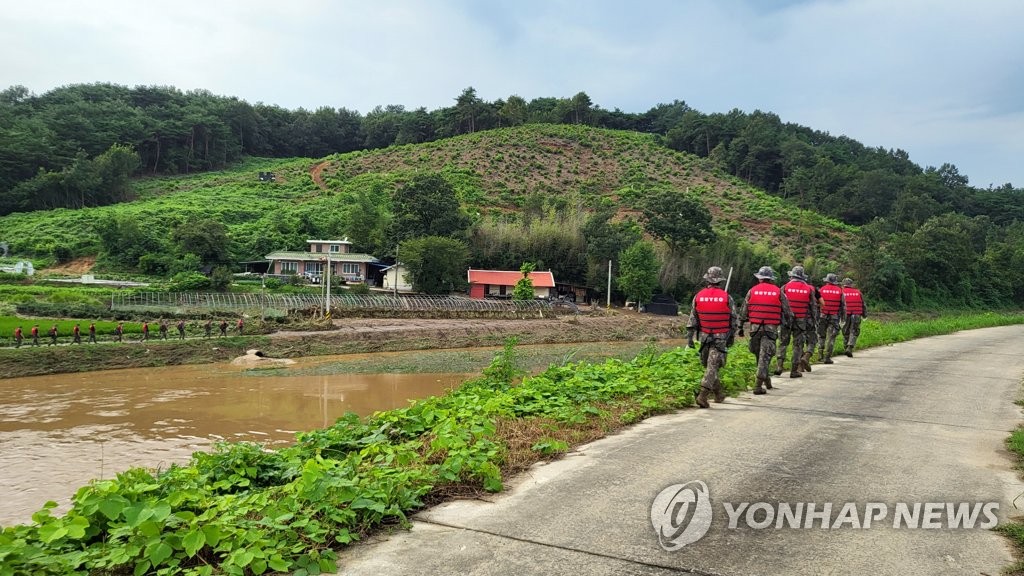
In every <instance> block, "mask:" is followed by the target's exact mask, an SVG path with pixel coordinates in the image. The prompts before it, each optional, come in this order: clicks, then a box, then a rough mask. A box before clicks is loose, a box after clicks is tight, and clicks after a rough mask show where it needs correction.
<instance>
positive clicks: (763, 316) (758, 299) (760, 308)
mask: <svg viewBox="0 0 1024 576" xmlns="http://www.w3.org/2000/svg"><path fill="white" fill-rule="evenodd" d="M780 294H782V290H781V289H780V288H779V287H778V286H776V285H774V284H772V283H770V282H761V283H760V284H758V285H757V286H754V287H753V288H751V289H750V292H748V293H747V315H748V316H749V317H750V323H751V324H771V325H773V326H778V325H779V324H782V299H781V298H780V297H779V295H780Z"/></svg>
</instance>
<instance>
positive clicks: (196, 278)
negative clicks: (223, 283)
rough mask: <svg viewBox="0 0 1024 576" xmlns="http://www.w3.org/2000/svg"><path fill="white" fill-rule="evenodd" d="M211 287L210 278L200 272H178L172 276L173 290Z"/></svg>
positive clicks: (171, 286) (185, 290)
mask: <svg viewBox="0 0 1024 576" xmlns="http://www.w3.org/2000/svg"><path fill="white" fill-rule="evenodd" d="M209 288H210V279H209V278H207V277H206V276H203V275H202V274H200V273H199V272H178V273H177V274H175V275H174V277H173V278H171V285H170V290H171V291H172V292H191V291H195V290H207V289H209Z"/></svg>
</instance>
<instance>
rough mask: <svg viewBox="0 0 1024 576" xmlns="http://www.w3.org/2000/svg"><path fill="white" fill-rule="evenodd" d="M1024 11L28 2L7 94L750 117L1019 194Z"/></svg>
mask: <svg viewBox="0 0 1024 576" xmlns="http://www.w3.org/2000/svg"><path fill="white" fill-rule="evenodd" d="M1021 21H1024V2H1019V1H1018V0H987V1H986V2H979V3H967V2H952V1H945V2H942V1H939V2H936V1H934V0H901V1H899V2H893V1H892V0H806V1H800V0H795V1H787V0H783V1H779V2H770V3H766V2H761V1H758V0H685V1H677V0H649V1H640V2H633V3H628V4H627V3H621V2H613V1H611V0H594V1H591V2H574V1H569V0H520V1H518V2H512V1H511V0H503V1H491V2H477V1H475V0H449V1H448V2H429V3H428V2H421V1H416V0H393V1H389V2H373V3H370V2H358V1H355V0H345V1H338V2H336V1H331V0H295V1H292V2H287V3H286V2H279V1H270V0H257V1H246V2H243V1H239V0H221V1H212V2H211V1H202V2H200V1H196V0H177V1H175V2H169V1H166V0H165V1H147V2H137V1H135V2H132V1H128V0H105V1H96V2H89V3H82V2H74V1H71V0H36V1H35V2H32V3H12V4H11V5H9V6H6V7H5V9H4V10H3V11H2V12H0V26H2V27H3V29H4V30H5V31H7V32H8V34H7V37H6V38H5V39H4V41H3V46H4V50H0V88H2V87H6V86H10V85H14V84H24V85H26V86H28V87H29V88H30V89H31V90H33V91H35V92H44V91H46V90H49V89H52V88H54V87H56V86H60V85H64V84H69V83H78V82H115V83H119V84H127V85H136V84H159V85H174V86H177V87H179V88H181V89H185V90H188V89H195V88H204V89H208V90H210V91H212V92H214V93H217V94H224V95H231V96H238V97H240V98H244V99H246V100H249V101H250V102H257V101H262V102H266V103H274V104H280V105H282V106H285V107H289V108H296V107H299V106H303V107H307V108H315V107H317V106H321V105H329V106H334V107H347V108H350V109H356V110H359V111H360V112H363V113H366V112H367V111H369V110H370V109H371V108H372V107H373V106H375V105H387V104H402V105H405V106H406V107H407V108H416V107H419V106H425V107H427V108H428V109H434V108H437V107H440V106H448V105H451V103H452V102H453V100H454V98H455V97H456V96H458V94H459V93H460V92H461V91H462V89H463V88H465V87H467V86H473V87H475V88H476V89H477V92H478V94H479V95H480V96H481V97H482V98H484V99H487V100H494V99H497V98H505V97H507V96H508V95H510V94H513V93H515V94H519V95H521V96H523V97H525V98H527V99H529V98H535V97H541V96H557V97H565V96H571V95H573V94H575V93H576V92H578V91H580V90H583V91H585V92H587V93H588V94H589V95H590V97H591V98H592V99H593V101H594V102H595V103H597V104H599V105H601V106H603V107H605V108H621V109H623V110H626V111H629V112H642V111H644V110H646V109H648V108H650V107H652V106H654V105H656V104H658V103H660V102H669V101H672V100H675V99H680V100H685V101H687V102H688V103H689V104H690V105H691V106H694V107H695V108H697V109H699V110H702V111H704V112H726V111H728V110H730V109H732V108H734V107H738V108H741V109H743V110H747V111H752V110H754V109H761V110H766V111H772V112H775V113H777V114H779V115H780V116H781V117H782V119H783V120H784V121H788V122H796V123H800V124H804V125H807V126H810V127H812V128H816V129H819V130H823V131H828V132H831V133H833V134H846V135H848V136H850V137H852V138H856V139H858V140H860V141H862V142H863V143H864V144H865V145H868V146H883V147H886V148H902V149H904V150H907V151H908V152H909V153H910V155H911V159H912V160H914V161H915V162H917V163H918V164H921V165H923V166H924V165H938V164H941V163H943V162H952V163H955V164H957V166H958V167H959V168H960V170H961V172H962V173H966V174H967V175H968V176H970V177H971V180H972V182H975V183H984V185H987V183H988V182H989V181H992V182H995V183H997V184H999V183H1002V182H1005V181H1008V180H1009V181H1013V182H1015V183H1016V184H1017V185H1021V183H1022V182H1024V177H1022V176H1024V172H1022V169H1021V168H1020V167H1019V166H1018V163H1017V158H1019V155H1020V152H1021V143H1020V140H1021V138H1020V137H1019V136H1018V135H1019V134H1022V133H1024V123H1022V118H1021V112H1022V109H1024V101H1021V99H1020V98H1019V96H1018V94H1019V91H1020V89H1022V88H1024V72H1022V71H1024V35H1021V34H1020V33H1019V22H1021Z"/></svg>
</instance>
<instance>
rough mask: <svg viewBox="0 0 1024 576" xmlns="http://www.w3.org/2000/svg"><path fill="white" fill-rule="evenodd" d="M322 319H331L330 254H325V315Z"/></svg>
mask: <svg viewBox="0 0 1024 576" xmlns="http://www.w3.org/2000/svg"><path fill="white" fill-rule="evenodd" d="M324 317H325V318H327V319H328V320H330V319H331V253H330V252H328V253H327V313H326V314H324Z"/></svg>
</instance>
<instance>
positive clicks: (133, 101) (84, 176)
mask: <svg viewBox="0 0 1024 576" xmlns="http://www.w3.org/2000/svg"><path fill="white" fill-rule="evenodd" d="M500 127H505V128H502V129H498V128H500ZM602 129H604V130H602ZM367 150H368V151H367ZM672 150H676V151H679V152H684V153H686V154H677V153H673V152H672ZM334 154H341V155H340V156H332V157H331V158H330V159H329V161H328V162H327V164H322V165H320V168H319V170H322V172H318V174H326V176H327V180H326V183H325V186H326V189H321V188H319V187H317V186H316V185H315V184H314V183H313V180H312V179H311V178H310V176H309V175H308V173H307V170H308V169H309V168H310V167H311V166H312V165H315V164H316V165H319V163H316V162H313V161H295V162H274V161H270V160H268V161H255V160H250V161H248V163H247V164H244V165H242V166H241V168H237V169H234V170H233V171H228V172H224V173H210V174H209V175H208V176H190V177H186V176H183V175H192V174H196V173H197V172H207V171H211V170H222V169H225V168H230V167H232V166H238V163H239V162H240V161H243V160H244V159H245V158H254V157H278V158H281V157H289V158H290V157H308V158H324V157H327V156H331V155H334ZM259 167H263V168H267V167H273V169H275V170H280V171H282V174H283V175H284V177H285V180H284V181H283V182H278V183H276V184H275V185H274V186H273V187H269V188H268V187H266V186H262V187H261V184H260V183H258V182H255V181H254V180H253V174H252V171H253V170H255V169H257V168H259ZM424 171H435V172H440V173H442V174H443V175H444V178H445V179H446V181H448V182H450V183H451V185H453V186H454V187H455V188H456V189H457V190H458V192H459V195H460V198H461V199H462V202H463V204H464V207H465V208H467V209H469V210H471V211H472V212H471V214H472V215H475V214H477V213H478V212H479V213H480V214H481V216H482V217H483V218H482V219H481V220H480V221H478V222H477V224H486V225H487V226H490V228H485V227H484V226H476V225H474V227H473V228H472V230H474V232H472V234H475V236H473V237H472V238H473V242H475V243H474V245H473V246H472V248H473V250H474V254H473V256H474V257H475V258H477V259H478V260H479V261H480V262H479V263H475V264H476V265H481V266H482V265H486V264H487V263H492V264H498V263H502V262H503V261H502V253H498V252H491V253H488V252H487V251H486V250H484V248H485V247H486V246H488V245H491V246H495V245H500V246H505V247H506V248H508V244H501V243H500V242H499V243H495V242H494V241H493V240H495V239H496V238H499V237H500V238H504V239H505V240H507V239H508V238H509V237H510V236H509V234H510V233H509V231H508V230H505V229H501V228H500V226H504V225H503V224H500V219H495V218H496V215H500V214H501V213H506V214H508V213H510V212H512V211H516V212H520V213H522V216H521V217H519V218H518V219H517V221H518V224H517V226H520V227H521V228H522V229H521V230H519V231H517V232H516V233H515V234H513V236H517V237H519V238H527V237H530V238H533V240H532V241H536V242H539V243H540V244H543V242H547V241H550V240H552V238H553V237H552V238H547V239H544V238H542V236H543V233H541V232H537V230H538V229H539V228H538V227H539V226H541V224H538V222H541V223H543V224H544V225H547V226H551V227H552V228H554V229H557V230H560V231H561V232H565V231H566V230H571V231H574V233H580V234H582V235H583V237H585V238H588V239H594V240H592V241H591V240H588V241H587V242H586V243H587V245H586V246H583V247H580V246H577V247H576V248H574V250H575V252H573V253H572V254H568V253H565V254H561V255H555V253H554V251H551V254H550V255H549V256H548V258H547V260H546V263H548V264H549V265H551V263H552V262H554V261H555V260H560V261H561V263H560V264H559V265H560V266H562V267H563V268H564V271H563V277H566V278H569V279H579V278H581V277H585V276H586V277H587V278H586V281H587V282H590V283H593V282H592V281H593V280H595V278H593V276H594V273H595V272H594V270H593V268H594V266H595V263H596V262H597V261H598V260H600V259H601V258H605V257H617V252H616V250H618V249H621V248H622V246H621V245H620V244H621V243H622V241H624V240H629V239H632V238H633V236H631V235H630V233H628V229H629V222H631V221H632V219H633V218H637V219H640V220H642V221H643V226H644V228H643V229H644V231H645V232H646V233H647V234H648V237H654V238H660V239H662V240H666V239H667V240H671V235H672V234H674V233H678V231H672V230H665V229H662V227H664V226H665V225H666V223H665V222H664V221H659V220H658V219H657V218H652V217H651V214H652V212H651V211H652V210H657V208H656V207H657V206H658V205H661V206H663V210H662V211H663V212H664V211H665V210H672V209H673V208H680V207H681V206H685V204H682V205H676V204H671V202H676V201H679V198H680V197H681V196H685V193H686V192H687V191H689V192H691V193H692V194H695V195H697V196H699V198H700V199H701V201H702V203H703V204H704V205H706V206H707V207H708V208H709V209H710V210H711V212H712V215H713V216H714V227H715V230H716V232H717V238H718V240H717V241H714V242H711V243H710V244H709V243H708V242H709V237H708V236H707V235H704V236H703V237H701V238H696V239H690V241H688V242H686V243H683V244H686V245H687V246H686V249H685V250H683V249H681V248H680V246H679V243H678V242H677V243H675V244H676V246H674V247H673V249H672V250H671V251H670V256H671V257H670V258H667V259H666V258H663V260H662V266H661V270H660V272H659V274H660V280H661V283H662V286H663V287H664V288H665V289H672V290H674V291H677V292H681V291H683V290H685V289H686V285H685V282H684V283H682V284H680V283H679V282H677V280H678V279H679V278H685V277H687V276H688V277H689V278H690V279H691V280H692V278H693V277H694V274H695V273H696V271H697V270H699V267H700V266H703V265H705V264H707V263H708V262H716V263H723V262H726V261H730V262H736V263H742V265H743V266H749V265H752V264H753V263H754V262H769V263H773V264H775V265H778V266H786V265H788V264H789V263H790V262H791V261H801V262H802V263H804V264H805V265H807V266H809V267H810V268H811V269H812V270H813V271H815V272H816V273H817V272H822V271H825V270H829V271H831V270H835V271H840V272H846V273H849V274H851V275H854V276H857V277H858V280H859V281H860V282H861V283H862V286H864V287H866V288H867V289H868V290H870V291H871V292H872V293H873V296H874V297H875V298H878V299H881V300H884V301H888V302H891V303H894V304H898V305H914V304H920V303H929V302H930V303H935V304H939V305H945V304H956V305H965V304H966V305H970V304H978V303H984V304H998V305H1007V304H1011V303H1013V304H1018V305H1020V304H1024V224H1022V223H1021V221H1022V219H1024V191H1022V190H1020V189H1016V188H1013V187H1012V186H1011V185H1009V184H1007V185H1005V186H1002V187H999V188H994V189H977V188H974V187H971V186H970V185H969V181H968V179H967V176H966V175H962V174H960V173H959V171H958V170H957V168H956V166H955V165H953V164H944V165H943V166H941V167H938V168H934V167H927V168H921V167H920V166H918V165H916V164H914V163H913V162H912V161H911V159H910V158H909V157H908V155H907V154H906V153H905V152H903V151H901V150H898V149H896V150H893V149H884V148H871V147H867V146H864V145H863V144H861V143H859V142H857V141H855V140H852V139H849V138H846V137H842V136H839V137H836V136H832V135H829V134H827V133H822V132H818V131H815V130H813V129H811V128H807V127H802V126H798V125H794V124H788V123H783V122H782V121H781V120H780V119H779V117H778V116H776V115H774V114H771V113H765V112H759V111H755V112H753V113H746V112H741V111H738V110H733V111H731V112H729V113H724V114H723V113H711V114H705V113H702V112H700V111H697V110H693V109H692V108H690V107H689V106H687V105H686V104H685V103H684V102H680V101H676V102H673V103H671V104H658V105H656V106H654V107H653V108H651V109H650V110H648V111H647V112H644V113H626V112H622V111H619V110H613V111H609V110H605V109H603V108H601V107H600V106H599V105H596V104H594V103H593V102H592V101H591V100H590V98H589V97H588V96H587V95H586V94H585V93H582V92H581V93H578V94H576V95H575V96H573V97H571V98H536V99H533V100H531V101H528V102H527V101H526V100H524V99H523V98H520V97H518V96H514V95H513V96H510V97H508V98H507V99H499V100H496V101H493V102H488V101H484V100H482V99H480V98H479V97H477V95H476V92H475V91H474V90H473V89H472V88H467V89H466V90H464V91H463V92H462V93H461V94H459V95H458V96H457V97H455V98H454V105H453V106H450V107H445V108H440V109H437V110H433V111H428V110H426V109H425V108H419V109H416V110H406V109H404V108H403V107H401V106H388V107H377V108H375V109H373V110H371V111H369V112H368V113H366V114H365V115H363V114H360V113H358V112H355V111H351V110H347V109H345V108H340V109H335V108H329V107H322V108H319V109H317V110H315V111H307V110H302V109H300V110H294V111H293V110H285V109H282V108H280V107H277V106H269V105H264V104H255V105H251V104H249V103H247V102H244V101H241V100H238V99H237V98H227V97H222V96H216V95H213V94H211V93H209V92H206V91H194V92H187V93H183V92H181V91H179V90H176V89H174V88H166V87H136V88H128V87H123V86H115V85H109V84H92V85H75V86H67V87H63V88H59V89H56V90H52V91H50V92H47V93H45V94H42V95H32V94H29V93H28V91H27V90H26V89H24V88H22V87H12V88H9V89H7V90H4V91H3V92H0V214H7V213H10V212H21V211H30V210H40V209H50V208H61V207H64V208H73V209H76V210H73V211H56V212H54V213H52V214H49V215H43V214H41V213H33V214H28V215H11V216H8V217H6V218H4V219H3V221H2V222H0V224H2V230H3V234H4V235H5V237H4V238H0V241H7V242H8V243H9V244H11V245H12V247H14V248H16V249H18V250H22V251H24V252H25V253H28V254H36V255H53V256H56V257H58V258H59V259H62V258H66V257H70V256H74V255H78V254H83V253H88V252H90V251H91V252H99V253H101V262H103V261H105V260H107V261H110V264H112V265H114V266H115V267H122V268H125V267H126V268H131V269H142V270H144V271H147V272H150V273H166V272H172V271H173V267H172V266H171V265H170V264H169V262H170V261H173V259H174V256H175V254H176V253H177V254H178V255H187V254H192V255H193V256H200V257H201V259H204V258H205V259H208V260H209V261H211V262H215V263H218V264H221V265H224V264H228V263H230V262H233V261H237V260H240V259H250V258H258V257H260V256H261V255H262V254H263V253H266V251H269V250H268V249H270V250H272V249H278V248H281V247H283V246H285V245H287V246H289V247H293V248H294V247H300V246H301V245H302V244H301V238H302V237H309V236H325V235H336V234H348V235H349V236H352V237H354V238H357V239H361V240H360V242H362V243H363V246H364V248H373V249H376V250H383V251H384V252H386V251H387V250H388V249H389V248H392V247H393V245H394V242H393V239H392V240H388V239H387V236H388V234H389V233H390V232H387V231H386V230H385V228H386V224H387V218H389V217H391V216H393V215H392V214H390V213H389V212H388V211H387V210H388V209H389V207H388V205H387V202H389V201H390V200H391V196H390V194H391V193H393V192H394V191H396V190H399V189H401V186H402V185H403V183H404V182H406V181H408V180H409V179H410V178H411V177H410V174H416V173H421V172H424ZM139 175H149V176H148V177H147V178H144V179H143V180H141V181H139V180H137V179H133V178H135V177H137V176H139ZM154 175H157V176H158V175H165V176H168V178H163V179H161V178H156V179H154V178H153V176H154ZM173 175H178V176H177V177H172V176H173ZM755 186H757V187H760V188H761V189H762V190H763V191H759V190H757V189H756V188H755ZM136 195H138V197H139V198H140V200H139V201H138V202H131V203H124V202H126V201H127V200H130V199H132V198H134V197H136ZM780 198H782V199H785V202H780ZM372 202H379V203H383V204H382V205H384V206H385V208H386V209H385V211H384V212H381V213H373V212H372V211H371V210H369V204H368V203H372ZM118 203H121V204H119V206H121V209H119V210H112V209H96V208H94V207H97V206H103V205H110V204H118ZM794 206H797V207H802V208H805V209H807V210H808V211H797V210H794V209H793V208H794ZM477 207H479V211H477ZM577 207H582V209H580V210H576V208H577ZM80 208H85V210H77V209H80ZM572 213H578V214H580V215H581V218H583V219H584V220H585V221H581V222H580V223H578V225H576V226H575V227H572V226H568V227H567V226H566V225H565V223H564V222H559V221H558V219H559V218H561V219H563V220H564V218H566V217H567V215H568V214H572ZM680 213H681V212H680ZM353 214H360V215H361V217H359V218H353V217H352V215H353ZM666 214H667V212H666ZM127 215H132V216H127ZM147 215H148V216H147ZM821 215H824V216H821ZM147 217H149V218H150V219H147ZM190 217H192V218H199V219H203V218H205V220H201V221H203V222H208V223H213V224H210V225H208V226H205V228H204V229H206V230H212V231H213V239H215V240H216V239H223V240H225V241H224V242H223V243H222V246H221V248H220V249H218V250H214V249H212V248H211V249H210V251H209V252H210V253H209V254H206V255H200V254H196V250H199V251H200V252H202V251H203V250H202V249H200V248H197V245H196V241H197V240H201V239H196V238H194V237H193V236H194V235H190V234H189V233H188V230H194V229H196V227H195V226H192V225H186V221H187V218H190ZM108 218H109V219H108ZM119 218H120V219H119ZM372 218H380V221H378V222H376V223H372V222H370V220H372ZM505 220H512V219H510V218H506V219H505ZM368 222H369V224H368ZM840 222H843V223H845V224H847V225H860V226H861V229H860V231H859V232H856V233H855V234H851V233H850V231H851V230H853V229H852V228H850V227H849V226H844V225H842V224H840ZM133 226H134V227H136V228H138V229H139V230H138V231H139V232H140V235H139V236H138V239H139V240H140V242H136V243H122V244H111V242H113V240H115V239H116V238H118V237H123V235H121V234H119V231H123V230H122V227H126V228H124V229H125V230H128V229H129V228H131V227H133ZM352 226H355V228H354V229H350V228H351V227H352ZM360 227H362V228H360ZM530 227H532V228H530ZM528 228H530V229H528ZM530 230H533V231H532V232H531V231H530ZM104 234H106V235H107V236H104ZM487 234H491V236H487ZM503 234H504V235H505V236H502V235H503ZM530 234H533V236H530ZM615 234H620V236H618V237H616V236H615ZM570 236H571V234H570ZM568 237H569V236H561V237H559V238H560V242H561V244H559V245H561V246H564V245H567V244H566V242H568V240H566V239H567V238H568ZM616 238H617V242H613V241H611V240H614V239H616ZM104 239H105V240H106V242H107V243H106V244H104V243H103V242H104ZM206 240H210V238H207V239H206ZM601 241H606V244H607V245H606V246H604V247H603V248H600V249H598V248H597V247H596V245H597V244H598V243H600V242H601ZM488 242H490V244H488ZM202 243H203V242H200V244H202ZM665 243H666V244H669V245H671V244H672V242H665ZM693 244H696V245H697V247H695V246H694V245H693ZM206 245H209V242H206ZM544 245H545V246H546V244H544ZM538 246H539V244H529V243H524V242H521V243H520V246H519V248H518V249H516V250H511V249H508V250H505V252H504V253H503V254H504V259H506V260H511V259H518V258H519V257H521V256H523V255H524V254H528V253H536V252H538ZM613 246H614V249H613ZM182 250H190V251H187V252H181V251H182ZM580 250H583V251H584V252H586V255H585V256H581V253H580ZM103 254H105V255H106V256H103ZM143 256H145V257H146V258H145V259H143ZM663 256H664V255H663ZM111 259H113V260H117V261H116V262H114V261H111ZM188 262H189V263H190V264H192V263H195V261H194V259H190V260H188ZM507 265H508V264H507V263H504V266H507ZM551 266H552V267H554V265H551ZM681 269H685V270H684V271H683V272H681V271H680V270H681ZM673 287H674V288H673Z"/></svg>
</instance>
